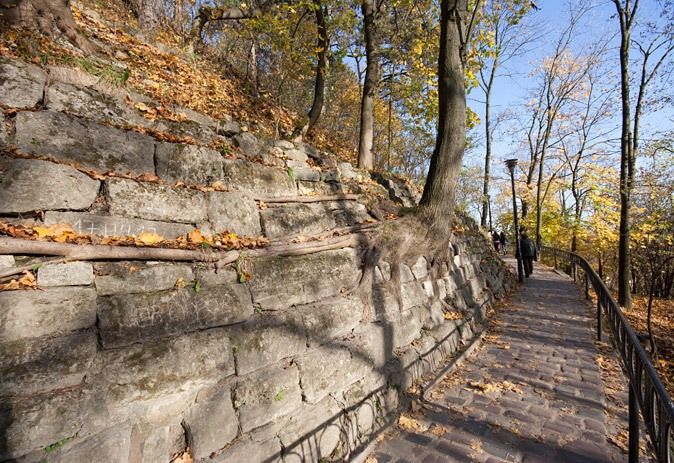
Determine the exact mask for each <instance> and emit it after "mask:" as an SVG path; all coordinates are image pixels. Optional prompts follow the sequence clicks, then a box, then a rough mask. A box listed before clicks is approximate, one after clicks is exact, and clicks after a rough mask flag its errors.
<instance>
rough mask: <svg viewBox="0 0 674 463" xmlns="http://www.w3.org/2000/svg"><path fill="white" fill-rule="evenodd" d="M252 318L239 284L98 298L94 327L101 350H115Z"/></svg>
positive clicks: (241, 286) (246, 298)
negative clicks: (196, 289)
mask: <svg viewBox="0 0 674 463" xmlns="http://www.w3.org/2000/svg"><path fill="white" fill-rule="evenodd" d="M252 315H253V306H252V304H251V301H250V294H249V293H248V292H247V291H246V288H245V287H244V286H243V285H240V284H236V283H234V284H231V285H223V286H215V287H210V288H202V289H201V290H200V291H198V292H196V293H195V291H194V290H193V289H187V288H184V289H178V290H174V291H167V292H158V293H141V294H116V295H114V296H108V297H104V298H100V299H99V304H98V326H99V334H100V337H101V342H102V344H103V346H104V347H106V348H108V347H119V346H126V345H130V344H133V343H134V342H139V341H146V340H149V339H155V338H159V337H165V336H168V335H172V334H178V333H183V332H190V331H195V330H200V329H205V328H210V327H214V326H225V325H231V324H234V323H240V322H242V321H245V320H247V319H248V318H249V317H251V316H252Z"/></svg>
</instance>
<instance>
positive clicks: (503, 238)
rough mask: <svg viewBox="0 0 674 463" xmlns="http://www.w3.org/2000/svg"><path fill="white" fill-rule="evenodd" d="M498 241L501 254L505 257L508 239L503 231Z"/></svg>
mask: <svg viewBox="0 0 674 463" xmlns="http://www.w3.org/2000/svg"><path fill="white" fill-rule="evenodd" d="M499 241H500V242H501V253H503V255H504V256H505V255H506V254H507V253H508V238H507V237H506V234H505V232H504V231H503V230H501V234H500V235H499Z"/></svg>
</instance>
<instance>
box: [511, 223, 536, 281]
mask: <svg viewBox="0 0 674 463" xmlns="http://www.w3.org/2000/svg"><path fill="white" fill-rule="evenodd" d="M520 252H521V253H522V263H523V264H524V274H525V275H526V276H527V278H529V275H531V274H532V273H534V257H536V245H535V244H534V242H533V241H531V240H530V239H529V236H528V235H527V234H526V233H522V236H521V237H520ZM515 257H519V256H515Z"/></svg>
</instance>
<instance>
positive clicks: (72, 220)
mask: <svg viewBox="0 0 674 463" xmlns="http://www.w3.org/2000/svg"><path fill="white" fill-rule="evenodd" d="M44 223H45V225H46V226H50V225H54V224H59V223H62V224H68V225H70V226H71V227H72V228H73V230H75V231H76V232H78V233H84V234H89V235H99V236H138V235H140V234H141V233H143V232H148V233H156V234H158V235H160V236H163V237H164V238H166V239H175V238H177V237H179V236H185V235H186V234H187V233H189V232H190V231H192V230H193V229H194V227H193V226H191V225H186V224H182V223H170V222H158V221H154V220H143V219H132V218H127V217H113V216H107V215H96V214H89V213H86V212H58V211H49V212H47V213H46V214H45V218H44Z"/></svg>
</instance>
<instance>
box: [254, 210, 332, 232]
mask: <svg viewBox="0 0 674 463" xmlns="http://www.w3.org/2000/svg"><path fill="white" fill-rule="evenodd" d="M326 212H327V211H326V209H325V208H324V207H323V206H322V205H321V204H302V203H296V204H288V205H286V206H283V207H270V208H267V209H264V210H263V211H261V213H260V216H261V220H262V228H263V230H264V234H265V236H266V237H268V238H279V237H282V236H290V235H297V234H303V235H311V234H316V233H321V232H324V231H327V230H332V229H333V228H336V227H337V224H336V222H335V219H334V217H333V216H332V214H330V213H329V212H327V213H326Z"/></svg>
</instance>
